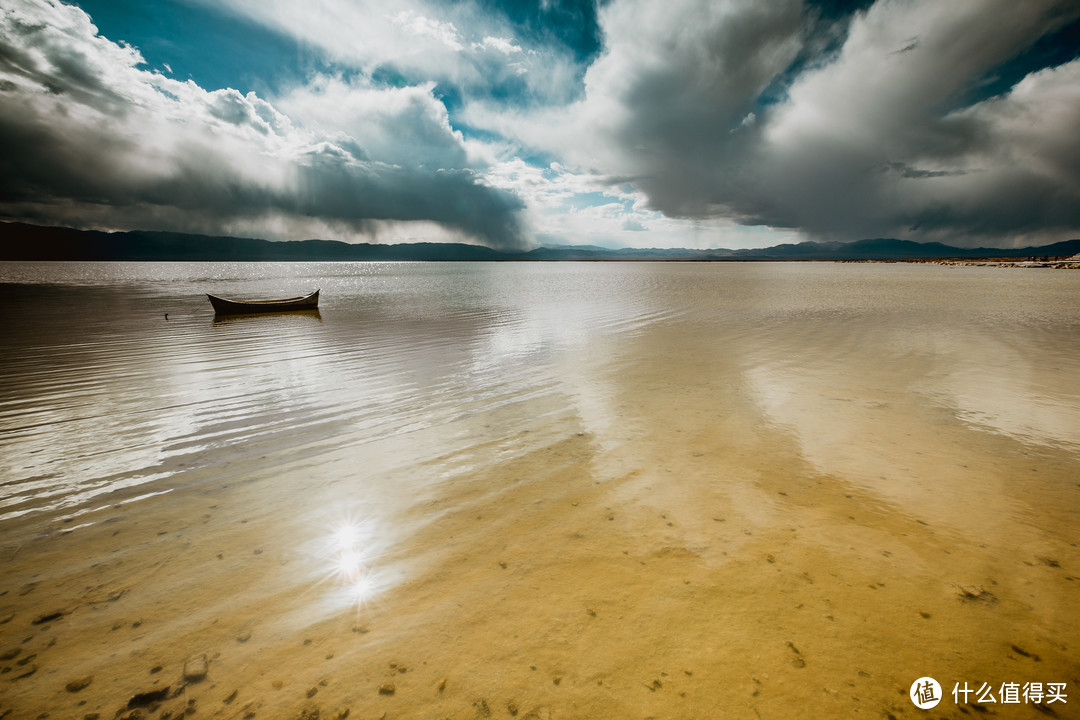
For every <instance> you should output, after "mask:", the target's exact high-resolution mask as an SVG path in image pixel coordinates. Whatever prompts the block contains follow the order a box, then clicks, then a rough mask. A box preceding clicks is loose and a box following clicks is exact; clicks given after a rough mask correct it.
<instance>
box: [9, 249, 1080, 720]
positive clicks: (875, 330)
mask: <svg viewBox="0 0 1080 720" xmlns="http://www.w3.org/2000/svg"><path fill="white" fill-rule="evenodd" d="M2 270H3V274H2V278H0V279H2V280H3V282H0V293H2V296H3V297H2V298H0V299H2V300H3V301H4V302H3V305H4V307H5V310H4V314H5V315H4V317H5V319H4V323H5V325H6V330H5V336H6V337H5V339H4V340H3V341H2V343H0V353H2V354H0V375H2V377H0V385H2V388H3V389H2V390H0V457H2V460H0V501H2V504H0V563H2V566H0V567H2V568H3V571H2V586H0V658H2V660H0V718H6V719H10V720H22V719H23V718H45V717H48V718H58V719H59V718H63V719H67V718H77V719H82V718H85V719H92V718H98V719H99V720H107V719H112V718H116V717H121V718H155V719H160V720H168V719H170V718H171V719H173V720H175V719H176V718H180V717H186V716H190V717H194V718H226V719H230V720H231V719H233V718H237V719H239V718H266V719H277V718H281V719H284V720H296V719H299V718H305V719H307V720H314V719H315V718H319V719H325V718H344V717H349V718H363V719H367V718H373V719H376V718H386V719H387V720H389V719H392V718H461V719H472V718H489V717H491V718H513V717H517V718H520V719H525V718H529V719H535V718H552V719H560V718H785V717H819V718H840V717H866V718H916V717H923V716H926V717H977V716H979V715H982V714H992V715H995V716H999V717H1047V716H1052V717H1077V714H1076V707H1077V706H1078V705H1080V663H1078V657H1080V655H1078V649H1080V549H1078V547H1077V542H1078V537H1080V536H1078V533H1077V528H1078V527H1080V382H1078V379H1080V318H1078V317H1077V315H1076V313H1075V299H1076V298H1077V297H1080V292H1078V291H1080V277H1078V276H1076V275H1075V274H1073V273H1052V274H1048V273H1007V274H1003V273H998V272H993V271H992V270H986V271H981V270H978V269H973V272H972V273H965V274H964V276H962V277H961V276H959V275H957V274H956V273H955V272H950V271H949V269H948V268H938V267H931V266H911V265H904V266H899V265H897V266H894V265H833V264H828V265H824V264H820V265H819V264H798V265H786V264H757V263H753V264H740V265H699V264H635V265H614V264H610V265H603V266H597V265H579V264H551V265H525V264H514V265H484V264H475V265H472V264H444V265H439V264H424V263H417V264H393V263H385V264H372V263H362V264H360V263H357V264H311V265H306V264H293V265H274V264H265V265H260V264H252V265H243V264H236V265H215V266H200V265H184V264H176V265H163V266H149V265H146V266H140V265H136V264H132V265H123V264H101V265H95V266H88V267H87V266H64V267H49V266H33V265H20V264H8V265H6V266H4V267H3V268H2ZM285 281H287V284H288V286H289V288H290V289H292V288H296V289H302V288H306V287H308V286H311V287H315V286H321V287H322V288H323V297H324V301H323V307H322V309H321V312H320V314H319V315H318V316H315V317H312V316H289V315H286V316H281V317H265V318H239V319H235V320H233V321H227V322H222V321H218V322H215V321H214V320H213V318H212V314H211V312H210V308H209V305H208V304H207V303H206V302H205V297H203V296H201V295H200V293H201V292H214V293H215V294H225V295H228V294H230V293H233V294H244V293H247V294H248V295H260V294H262V295H266V294H271V293H272V291H273V290H274V289H276V288H279V287H282V286H283V284H286V283H285ZM166 312H168V313H169V319H168V320H166V319H165V318H164V313H166ZM923 676H930V677H933V678H936V679H937V680H938V681H939V682H940V684H941V686H942V692H943V695H944V697H943V699H942V702H941V704H940V705H938V706H937V708H935V709H934V710H930V711H924V710H920V709H919V708H917V707H916V706H915V705H914V704H913V703H912V701H911V700H910V699H909V688H910V686H911V685H912V683H913V681H914V680H916V679H917V678H920V677H923ZM965 683H966V686H967V687H970V688H971V689H978V688H980V687H981V686H983V685H984V684H985V685H986V687H987V688H990V690H992V696H993V698H994V699H995V700H996V702H995V703H993V704H991V703H990V702H988V700H987V698H986V694H985V693H986V692H989V690H986V688H983V689H984V693H983V697H982V701H981V702H980V698H979V697H978V696H977V695H976V694H975V693H973V694H971V695H970V696H968V697H967V698H964V697H963V696H961V702H957V701H956V700H955V698H954V695H953V693H952V690H953V688H954V686H957V685H959V686H960V687H964V686H965ZM1032 683H1041V684H1042V685H1041V687H1042V688H1043V689H1044V690H1049V689H1050V684H1055V685H1060V684H1062V683H1064V684H1065V685H1064V690H1063V691H1064V693H1065V694H1066V697H1065V698H1064V700H1065V701H1062V700H1057V701H1053V699H1052V698H1051V697H1042V699H1041V700H1039V701H1038V702H1035V701H1033V697H1025V696H1020V698H1019V700H1018V701H1017V702H1014V703H1010V702H1004V700H1006V697H1007V696H1005V695H1004V694H1003V693H1004V691H1003V689H1002V686H1003V685H1011V684H1016V685H1017V686H1021V687H1025V688H1026V689H1030V688H1031V684H1032ZM1044 695H1049V693H1044Z"/></svg>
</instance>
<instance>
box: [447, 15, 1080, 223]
mask: <svg viewBox="0 0 1080 720" xmlns="http://www.w3.org/2000/svg"><path fill="white" fill-rule="evenodd" d="M1078 16H1080V6H1077V5H1076V4H1075V3H1069V2H1062V1H1060V0H1031V1H1030V2H1024V3H1015V2H1008V1H1005V0H955V1H951V2H947V3H941V2H936V1H935V0H910V1H905V2H901V1H896V0H879V1H878V2H876V3H874V4H873V5H871V6H870V7H869V8H868V9H866V10H861V11H858V12H854V13H851V14H846V15H843V14H842V15H840V16H839V17H835V18H829V17H826V16H825V14H824V13H823V12H822V11H821V10H820V9H818V8H816V7H815V6H813V5H809V4H804V3H803V2H800V1H799V0H777V1H776V2H770V3H751V2H734V1H731V0H728V1H723V0H672V1H671V2H665V3H655V2H650V1H649V0H617V1H616V2H612V3H609V4H606V5H604V6H603V8H602V9H601V11H600V15H599V22H600V25H601V28H602V31H603V39H604V48H603V51H602V53H601V54H600V56H599V57H598V58H597V59H596V61H595V62H593V63H592V64H591V66H590V67H589V68H588V70H587V72H586V74H585V76H584V85H585V91H584V95H583V97H582V98H581V99H579V100H578V101H576V102H574V103H573V104H571V105H570V106H568V107H565V108H541V109H539V110H525V111H522V112H516V113H507V112H505V111H504V110H502V109H492V108H488V107H485V106H483V105H482V104H478V105H477V106H474V107H472V108H470V109H469V111H468V112H467V114H466V117H467V118H468V120H469V121H470V122H471V123H474V124H475V125H477V126H480V127H485V128H489V129H491V130H493V131H495V132H499V133H501V134H502V135H504V136H507V137H514V138H517V139H519V141H520V142H521V143H522V144H523V145H524V146H525V147H528V148H534V149H537V148H538V149H541V150H543V151H544V152H547V153H550V154H554V155H557V156H558V157H560V159H561V160H562V162H563V163H564V164H565V165H566V166H567V167H570V168H574V169H577V170H581V169H588V170H590V171H591V172H594V173H600V174H604V175H606V176H608V177H609V178H610V181H611V183H613V184H616V183H624V182H631V183H633V184H634V186H635V187H636V188H638V189H639V190H640V191H641V192H642V193H643V194H644V196H645V198H646V203H645V206H646V207H647V208H649V209H651V210H656V211H659V212H660V213H662V214H663V215H664V216H665V217H667V218H686V219H694V220H698V221H700V220H705V219H710V218H722V219H725V220H730V221H735V222H738V223H741V224H743V225H746V226H770V227H774V228H789V229H792V230H794V231H797V232H798V233H800V234H801V235H802V236H803V237H804V238H822V239H840V240H852V239H858V238H865V237H900V238H905V239H915V240H942V241H947V242H950V243H953V244H968V245H974V244H979V243H984V244H989V245H995V244H1004V245H1020V244H1027V243H1029V242H1041V241H1054V240H1060V239H1066V238H1070V237H1075V236H1077V235H1078V234H1080V183H1078V182H1077V181H1078V179H1080V162H1078V160H1080V60H1077V59H1075V55H1076V54H1077V52H1078V50H1077V49H1076V47H1075V44H1074V47H1073V50H1072V59H1070V60H1069V61H1067V62H1063V63H1061V64H1059V65H1056V66H1050V67H1042V68H1034V69H1032V70H1031V71H1030V72H1027V73H1026V74H1025V75H1022V76H1021V77H1022V79H1021V80H1020V81H1019V82H1018V83H1016V84H1015V85H1014V86H1012V87H1011V88H1006V91H1005V92H1003V93H998V94H986V93H984V92H983V88H984V87H987V86H989V85H992V84H994V82H995V81H997V80H998V78H999V77H1000V76H1001V75H1003V74H1006V73H1007V72H1016V71H1017V67H1016V61H1017V59H1018V58H1022V57H1023V55H1024V53H1025V52H1026V51H1028V50H1029V49H1030V48H1032V47H1033V46H1034V45H1036V44H1037V43H1039V42H1046V41H1047V39H1051V40H1052V39H1053V37H1054V34H1055V33H1057V32H1059V31H1061V30H1062V28H1066V27H1069V26H1070V25H1071V26H1072V27H1073V28H1075V23H1076V22H1077V18H1078ZM1075 34H1076V33H1075V30H1074V31H1073V33H1072V35H1070V37H1073V36H1075ZM1062 42H1066V43H1067V42H1068V40H1067V39H1066V40H1064V41H1062Z"/></svg>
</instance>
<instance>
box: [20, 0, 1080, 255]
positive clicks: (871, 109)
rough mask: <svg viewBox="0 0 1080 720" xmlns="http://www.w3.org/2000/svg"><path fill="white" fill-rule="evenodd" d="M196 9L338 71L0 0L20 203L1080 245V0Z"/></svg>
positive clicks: (441, 231) (715, 237) (344, 231)
mask: <svg viewBox="0 0 1080 720" xmlns="http://www.w3.org/2000/svg"><path fill="white" fill-rule="evenodd" d="M184 7H185V8H187V9H188V10H190V11H191V12H193V13H204V14H205V15H204V17H214V18H230V22H232V23H234V24H235V25H236V26H237V27H241V28H243V27H247V28H249V29H250V30H251V31H252V35H253V37H254V36H255V35H256V34H259V33H261V36H263V37H265V36H272V37H274V38H278V39H281V38H288V39H289V41H290V43H292V44H294V45H297V46H302V47H303V48H304V53H305V54H308V53H310V54H311V55H313V56H317V57H318V58H319V61H318V62H314V63H311V64H309V65H307V66H305V67H304V68H298V67H293V68H289V72H285V71H280V75H277V76H274V73H275V72H279V69H278V68H275V67H272V66H270V65H267V66H266V67H260V68H258V69H259V70H260V71H261V72H264V73H265V74H266V76H267V77H270V76H274V77H278V78H279V81H278V82H268V83H267V84H266V87H272V88H274V89H273V90H272V91H270V90H267V91H264V90H260V91H259V92H260V94H258V95H257V94H255V93H247V94H241V93H240V92H238V91H236V90H232V89H229V88H227V87H226V88H223V89H207V88H205V87H201V86H199V85H198V84H196V83H195V82H194V81H190V80H189V81H186V82H181V81H179V80H176V79H173V77H172V66H170V67H169V68H168V71H167V72H165V73H163V72H161V71H154V70H151V69H150V68H151V67H152V66H154V67H160V68H163V67H165V66H164V65H163V64H162V62H157V63H156V64H153V63H151V64H147V63H144V58H143V56H142V55H141V53H140V51H139V50H138V49H136V48H133V47H130V46H127V45H125V44H123V43H121V42H116V38H106V37H103V36H101V35H100V34H98V32H97V29H96V28H95V27H94V25H93V24H92V21H91V19H90V17H89V16H88V15H87V14H86V13H84V12H83V11H81V10H79V9H78V8H76V7H72V6H69V5H64V4H61V3H60V2H57V1H56V0H0V8H3V11H4V12H3V15H2V17H0V99H2V102H0V145H2V148H3V150H4V152H3V153H2V154H0V215H2V216H5V217H7V218H11V219H20V220H28V221H31V222H42V223H51V224H70V225H76V226H80V227H98V228H125V229H126V228H142V229H171V230H185V231H196V232H207V233H212V234H222V233H228V234H239V235H256V236H263V237H272V238H297V237H326V238H339V239H346V240H348V239H364V240H370V239H372V238H375V239H377V240H381V241H387V242H392V241H398V240H448V239H465V240H471V241H476V242H482V243H484V244H488V245H491V246H494V247H511V246H516V247H521V246H527V245H530V244H533V243H536V242H552V243H560V242H561V243H582V244H601V245H608V246H619V245H627V246H629V245H633V246H638V247H642V246H657V247H663V246H678V245H682V246H687V247H701V246H714V247H715V246H723V247H753V246H762V245H768V244H776V243H778V242H791V241H798V240H804V239H829V240H855V239H860V238H868V237H898V238H903V239H911V240H939V241H943V242H947V243H949V244H954V245H969V246H974V245H988V246H994V245H997V246H1020V245H1028V244H1043V243H1048V242H1054V241H1057V240H1063V239H1069V238H1073V237H1077V236H1080V5H1077V3H1075V2H1073V1H1072V0H1025V2H1015V0H950V1H949V2H940V1H939V0H876V1H874V0H855V1H854V2H836V1H835V0H771V1H770V2H752V1H750V0H664V1H663V2H660V1H659V0H606V1H605V2H594V0H513V1H510V0H459V1H458V2H454V3H437V2H432V1H430V0H395V1H393V2H378V3H376V2H373V1H371V0H311V2H307V3H303V4H299V5H298V4H297V3H294V2H291V1H289V0H220V2H212V3H211V2H210V0H190V1H189V2H187V3H185V4H184ZM215 13H216V14H215ZM255 30H258V33H255ZM242 41H243V39H242V38H238V42H242ZM285 45H289V43H285ZM289 46H291V45H289ZM256 56H257V54H253V55H252V57H256ZM259 57H262V56H259ZM173 65H176V60H175V59H174V61H173ZM249 69H250V68H249ZM182 75H183V72H182V71H181V72H178V76H182ZM280 78H291V79H289V80H287V81H284V80H280ZM296 78H301V79H300V80H297V79H296Z"/></svg>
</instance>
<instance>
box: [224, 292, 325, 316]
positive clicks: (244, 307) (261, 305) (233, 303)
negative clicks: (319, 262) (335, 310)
mask: <svg viewBox="0 0 1080 720" xmlns="http://www.w3.org/2000/svg"><path fill="white" fill-rule="evenodd" d="M206 297H208V298H210V304H211V305H213V306H214V313H215V314H217V315H245V314H250V313H270V312H289V311H292V310H315V309H316V308H318V307H319V291H318V290H316V291H315V292H313V293H311V294H310V295H304V296H303V297H294V298H285V299H283V300H226V299H225V298H220V297H218V296H217V295H211V294H210V293H206Z"/></svg>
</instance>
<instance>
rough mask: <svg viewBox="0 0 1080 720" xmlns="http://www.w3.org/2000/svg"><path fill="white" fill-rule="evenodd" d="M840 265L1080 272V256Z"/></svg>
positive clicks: (865, 261) (921, 259)
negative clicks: (1030, 269) (918, 265)
mask: <svg viewBox="0 0 1080 720" xmlns="http://www.w3.org/2000/svg"><path fill="white" fill-rule="evenodd" d="M836 262H838V263H901V262H902V263H915V264H922V265H964V266H974V267H1008V268H1053V269H1055V270H1080V255H1073V256H1071V257H1049V258H1029V259H1027V260H1017V259H1015V258H967V259H960V258H911V259H902V260H837V261H836Z"/></svg>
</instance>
